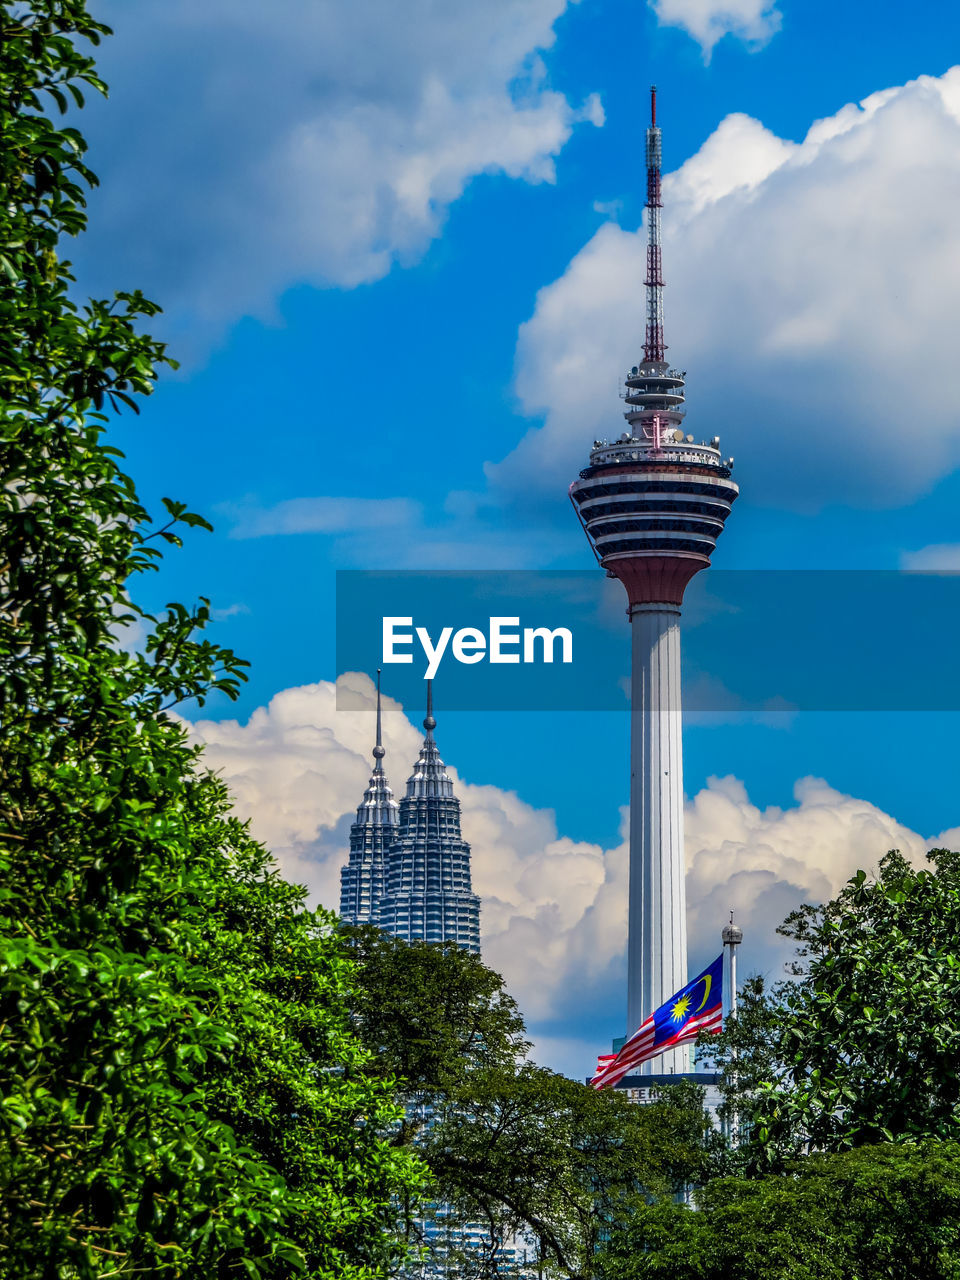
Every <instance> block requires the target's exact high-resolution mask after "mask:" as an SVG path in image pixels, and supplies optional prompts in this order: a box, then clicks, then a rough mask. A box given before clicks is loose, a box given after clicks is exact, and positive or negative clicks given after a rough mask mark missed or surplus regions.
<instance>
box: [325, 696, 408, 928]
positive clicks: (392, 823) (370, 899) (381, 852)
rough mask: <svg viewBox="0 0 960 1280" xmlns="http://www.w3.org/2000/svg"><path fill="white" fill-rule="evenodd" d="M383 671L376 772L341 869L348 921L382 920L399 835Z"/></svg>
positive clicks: (343, 910) (342, 902)
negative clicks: (384, 728)
mask: <svg viewBox="0 0 960 1280" xmlns="http://www.w3.org/2000/svg"><path fill="white" fill-rule="evenodd" d="M384 754H385V753H384V750H383V740H382V733H381V714H380V672H379V671H378V672H377V743H376V746H375V747H374V748H373V760H374V765H373V774H372V776H371V778H370V782H369V785H368V786H367V789H366V791H365V792H364V793H363V801H362V803H361V804H360V807H359V808H358V809H357V820H356V822H355V823H354V824H353V825H352V826H351V828H350V859H349V861H348V862H347V865H346V866H345V867H341V868H340V915H341V917H342V918H343V919H344V920H345V921H346V922H347V923H348V924H377V923H379V918H380V917H379V907H380V899H381V897H382V896H383V887H384V881H385V877H386V865H387V854H388V853H389V851H390V847H391V846H392V844H393V842H394V841H395V840H396V838H397V828H398V825H399V813H400V806H399V805H398V804H397V802H396V800H394V798H393V792H392V791H391V790H390V787H389V785H388V783H387V778H386V775H385V773H384V772H383V757H384Z"/></svg>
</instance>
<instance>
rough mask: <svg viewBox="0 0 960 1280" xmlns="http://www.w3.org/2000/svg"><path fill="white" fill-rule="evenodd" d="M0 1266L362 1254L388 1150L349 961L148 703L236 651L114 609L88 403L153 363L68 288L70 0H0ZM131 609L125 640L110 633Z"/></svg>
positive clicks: (108, 463) (386, 1217) (173, 727)
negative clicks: (133, 634)
mask: <svg viewBox="0 0 960 1280" xmlns="http://www.w3.org/2000/svg"><path fill="white" fill-rule="evenodd" d="M0 16H2V23H3V30H2V37H3V38H2V44H0V115H2V122H3V139H4V146H3V149H2V152H0V186H2V197H3V198H2V200H0V241H2V242H0V393H2V394H0V465H2V472H3V485H2V486H0V545H2V547H3V554H2V561H3V562H2V565H0V883H2V886H3V887H2V889H0V1083H2V1086H3V1088H2V1105H0V1125H2V1127H3V1138H4V1142H3V1147H2V1154H0V1184H2V1190H3V1196H2V1205H0V1271H2V1272H3V1274H4V1275H9V1276H23V1277H26V1276H30V1277H38V1278H41V1277H57V1278H58V1280H59V1278H61V1277H94V1276H97V1277H106V1276H127V1275H131V1276H132V1275H143V1274H150V1275H153V1276H158V1277H162V1276H171V1277H173V1276H182V1277H192V1276H204V1277H209V1276H224V1277H226V1276H233V1275H251V1276H262V1277H268V1276H290V1275H295V1274H305V1275H310V1276H316V1277H322V1276H333V1275H337V1276H350V1277H357V1278H358V1280H359V1278H360V1277H364V1276H367V1275H371V1274H375V1273H377V1272H381V1271H383V1270H384V1268H385V1267H386V1265H387V1263H388V1261H389V1259H390V1256H391V1251H392V1246H391V1243H390V1235H389V1231H388V1228H389V1227H390V1225H391V1223H392V1218H393V1214H394V1208H393V1204H394V1200H395V1197H396V1196H397V1194H399V1193H403V1192H404V1191H405V1190H406V1189H408V1188H410V1187H413V1186H415V1185H416V1184H417V1181H418V1178H419V1176H420V1174H419V1171H418V1170H419V1165H418V1162H417V1160H416V1158H415V1157H413V1156H412V1155H411V1154H410V1153H409V1152H407V1151H405V1150H401V1149H398V1148H397V1147H396V1146H395V1145H394V1144H392V1143H391V1142H390V1141H389V1140H388V1139H387V1138H386V1137H385V1136H384V1135H385V1134H387V1133H389V1131H390V1128H391V1126H392V1125H393V1124H395V1123H396V1120H397V1118H398V1116H399V1111H398V1109H397V1107H396V1105H395V1103H394V1101H393V1098H392V1092H391V1085H390V1081H389V1080H388V1079H386V1078H382V1077H381V1078H377V1077H376V1076H375V1075H374V1074H372V1073H371V1072H369V1071H367V1070H366V1069H365V1060H366V1054H365V1051H364V1050H363V1049H362V1047H361V1046H360V1044H359V1042H358V1041H357V1039H356V1037H355V1036H354V1034H353V1032H352V1030H351V1028H350V1026H349V1023H348V1020H347V1016H346V1011H345V1007H346V1006H345V993H346V991H347V989H348V985H349V983H350V981H351V972H352V970H351V962H350V960H349V958H348V957H347V956H346V955H345V954H344V951H343V947H342V945H341V944H340V942H339V940H338V938H337V937H336V936H335V934H334V933H333V930H332V924H331V921H330V920H329V919H328V918H327V917H326V916H325V915H323V914H322V913H311V912H308V911H306V910H305V909H304V896H303V893H302V891H301V890H299V889H296V888H294V887H291V886H289V885H286V884H284V883H283V882H282V881H281V880H280V879H279V878H278V877H277V875H276V874H275V872H274V870H273V869H272V866H271V864H270V861H269V858H268V855H267V854H266V852H265V851H264V850H263V849H262V848H261V847H260V846H259V845H258V844H257V843H256V842H255V841H253V840H252V838H251V837H250V834H249V832H248V831H247V829H246V827H245V826H244V825H243V824H242V823H240V822H238V821H237V820H236V819H235V818H233V817H232V816H231V815H230V812H229V797H228V795H227V793H226V791H225V789H224V787H223V785H222V783H221V782H220V781H219V780H218V779H217V778H215V777H214V776H212V775H211V774H210V773H209V772H207V771H206V770H205V769H204V768H203V764H202V760H200V759H199V758H198V754H197V752H196V750H194V749H193V748H191V747H190V746H189V744H188V742H187V740H186V736H185V733H184V730H183V728H182V726H181V725H180V723H179V722H178V721H177V720H176V719H175V718H173V717H172V716H171V714H170V712H171V709H172V708H173V707H175V706H176V705H177V704H179V703H181V702H182V701H183V700H184V699H188V698H192V699H196V700H198V701H200V702H201V703H202V701H203V700H204V698H205V697H206V696H207V695H208V694H209V693H210V691H211V690H214V689H217V690H220V691H222V692H223V693H225V694H226V695H227V696H234V695H235V694H236V692H237V689H238V687H239V681H240V680H242V678H243V666H244V664H243V663H242V662H241V661H240V660H239V659H238V658H237V657H236V655H235V654H234V653H233V652H232V651H230V650H229V649H225V648H223V647H221V646H218V645H216V644H213V643H211V642H210V641H209V640H207V639H205V638H204V637H203V635H202V632H203V628H204V625H205V623H206V622H207V620H208V617H209V611H208V607H207V604H206V602H201V603H200V605H199V606H198V607H196V608H194V609H187V608H185V607H183V606H181V605H177V604H174V605H170V606H169V607H168V608H167V610H166V611H165V613H164V615H163V616H161V617H159V618H149V617H147V616H146V615H143V614H142V613H141V612H140V611H139V610H138V609H137V608H136V606H135V605H134V604H132V602H131V599H130V590H131V587H132V585H135V581H136V577H137V575H139V574H140V573H143V572H144V571H146V570H149V569H152V568H156V567H157V563H158V559H159V557H160V552H161V549H162V547H163V545H164V544H177V543H179V540H180V532H181V530H183V529H185V528H189V527H192V526H197V525H200V526H205V525H206V522H205V521H203V520H202V518H201V517H199V516H196V515H194V514H192V513H190V512H189V511H187V510H186V508H185V507H184V506H183V505H182V504H180V503H177V502H174V501H171V500H167V501H166V502H165V507H166V516H165V523H163V524H161V525H160V526H159V527H153V526H151V524H150V521H149V519H148V516H147V513H146V512H145V511H144V509H143V507H142V505H141V503H140V501H139V499H138V497H137V494H136V490H135V487H134V484H133V481H132V480H131V479H130V478H129V477H128V476H127V475H126V474H125V473H124V472H123V471H122V469H121V466H120V463H121V458H120V455H118V453H117V452H116V450H114V449H112V448H111V447H110V446H109V445H108V444H107V443H106V440H105V438H104V431H105V425H106V422H107V417H106V414H107V411H109V410H112V409H123V408H131V409H135V408H136V402H137V399H138V397H140V396H142V395H144V394H146V393H148V392H149V391H150V390H151V388H152V386H153V384H154V381H155V379H156V376H157V372H158V369H159V368H160V367H161V366H162V365H163V364H164V363H169V361H167V357H166V354H165V352H164V349H163V347H162V346H161V345H160V344H158V343H156V342H154V341H153V340H152V339H151V338H149V337H147V336H145V335H143V334H141V333H140V331H139V328H138V325H139V323H140V321H141V319H142V318H143V317H149V316H150V315H152V314H153V313H154V312H155V311H156V308H155V306H154V305H153V304H152V303H149V302H147V301H146V300H145V299H144V298H143V297H142V296H141V295H140V294H138V293H127V294H118V295H116V296H115V297H114V298H113V299H112V300H110V301H105V300H95V301H91V302H90V303H88V304H87V305H85V306H82V307H81V306H79V305H78V304H76V303H75V302H74V301H73V300H72V299H71V297H70V295H69V289H70V286H71V275H70V267H69V263H68V262H67V261H65V260H62V258H61V256H60V255H61V251H62V248H63V244H64V238H65V237H68V236H73V235H76V234H78V233H79V232H80V231H82V230H83V227H84V225H85V212H84V202H85V194H84V193H85V189H86V188H87V187H89V186H90V185H91V184H92V183H93V182H94V181H95V179H94V177H93V174H92V173H91V172H90V170H89V169H88V168H87V166H86V163H85V159H84V151H85V148H84V142H83V139H82V137H81V135H80V134H79V133H78V132H77V130H76V129H75V128H73V127H72V126H69V125H66V124H64V123H63V119H62V116H63V113H64V112H65V110H66V109H67V108H68V107H70V106H72V105H75V106H81V105H82V103H83V94H84V92H85V91H87V90H90V89H93V90H94V91H97V92H99V91H102V89H103V85H102V84H101V82H100V81H99V79H98V77H97V75H96V71H95V68H94V64H93V61H92V59H91V57H90V56H89V55H88V54H87V53H86V52H85V51H84V50H85V49H86V48H89V46H90V45H91V44H92V45H96V44H97V43H98V42H99V40H100V39H101V37H103V36H105V35H107V34H108V31H107V28H105V27H104V26H103V25H102V24H99V23H97V22H95V21H94V20H93V19H92V18H91V17H90V16H89V14H88V13H87V11H86V7H85V3H84V0H30V2H29V3H22V4H3V5H0ZM134 620H136V621H138V622H139V623H140V624H141V625H143V626H144V627H145V628H146V630H147V633H148V634H147V638H146V640H145V642H144V643H143V644H142V645H141V646H140V648H139V650H138V651H136V652H133V651H127V650H126V649H124V648H123V647H121V646H120V645H119V644H118V643H117V640H116V634H117V631H118V629H120V630H121V631H122V629H123V628H124V626H125V625H127V624H129V623H130V622H132V621H134Z"/></svg>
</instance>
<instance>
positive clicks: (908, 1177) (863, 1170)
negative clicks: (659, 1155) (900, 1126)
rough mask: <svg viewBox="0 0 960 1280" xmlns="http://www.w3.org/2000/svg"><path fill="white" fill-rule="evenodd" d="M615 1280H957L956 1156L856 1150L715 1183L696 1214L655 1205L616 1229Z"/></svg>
mask: <svg viewBox="0 0 960 1280" xmlns="http://www.w3.org/2000/svg"><path fill="white" fill-rule="evenodd" d="M599 1274H600V1275H601V1276H602V1277H610V1280H613V1277H616V1280H660V1278H661V1277H662V1280H731V1277H734V1278H735V1280H810V1278H811V1277H816V1280H889V1278H890V1277H891V1276H896V1277H897V1280H958V1277H960V1145H958V1144H957V1143H954V1142H950V1143H938V1142H934V1141H929V1142H925V1143H922V1144H919V1145H914V1144H912V1143H910V1144H908V1143H905V1144H903V1145H891V1144H885V1145H882V1146H864V1147H859V1148H857V1149H855V1150H850V1151H846V1152H842V1153H839V1154H833V1155H820V1156H811V1157H808V1158H806V1159H804V1160H801V1161H798V1162H796V1163H794V1164H793V1165H792V1166H791V1167H790V1168H789V1170H787V1171H785V1172H784V1173H783V1174H778V1175H767V1176H765V1177H762V1178H757V1179H754V1180H741V1179H736V1178H722V1179H717V1180H715V1181H713V1182H711V1183H710V1184H709V1185H708V1186H706V1187H705V1188H703V1189H702V1190H701V1191H700V1192H699V1193H698V1194H697V1197H696V1211H693V1210H692V1209H691V1208H688V1207H687V1206H686V1205H677V1204H670V1203H667V1202H660V1203H657V1204H653V1205H648V1206H644V1207H642V1208H641V1209H640V1210H638V1212H636V1213H635V1214H634V1215H633V1216H632V1217H631V1218H630V1219H628V1220H624V1221H622V1222H620V1223H619V1224H617V1227H616V1229H615V1230H614V1232H613V1234H612V1238H611V1239H610V1241H609V1242H608V1245H607V1247H606V1249H605V1251H604V1253H603V1255H602V1256H601V1258H600V1259H599Z"/></svg>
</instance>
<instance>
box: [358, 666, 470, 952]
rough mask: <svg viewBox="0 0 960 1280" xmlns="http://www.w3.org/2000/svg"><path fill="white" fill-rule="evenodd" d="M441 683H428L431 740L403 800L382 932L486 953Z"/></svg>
mask: <svg viewBox="0 0 960 1280" xmlns="http://www.w3.org/2000/svg"><path fill="white" fill-rule="evenodd" d="M436 725H437V722H436V720H435V719H434V717H433V682H432V681H430V680H428V681H427V716H426V719H425V720H424V722H423V727H424V729H426V736H425V737H424V740H423V746H422V747H421V748H420V755H419V757H418V759H417V761H416V764H415V765H414V766H413V773H412V774H411V775H410V778H409V780H408V781H407V792H406V795H405V796H404V797H403V799H402V800H401V801H400V820H399V825H398V827H397V832H396V838H395V839H394V841H393V844H392V845H391V847H390V851H389V854H388V857H387V862H386V875H385V881H384V886H383V892H382V894H381V897H380V903H379V916H378V923H379V925H380V928H381V929H384V930H386V932H387V933H392V934H395V935H396V936H397V937H400V938H405V939H406V940H407V941H408V942H413V941H414V940H416V939H422V940H423V941H424V942H455V943H456V944H457V945H458V946H460V947H463V948H464V949H465V950H466V951H472V952H473V953H474V954H476V955H479V953H480V899H479V898H478V897H477V895H476V894H475V893H474V892H473V888H472V885H471V880H470V846H469V845H468V844H467V842H466V841H465V840H464V838H463V835H462V834H461V831H460V801H459V800H458V799H457V798H456V796H455V795H454V794H453V783H452V782H451V781H450V779H449V778H448V777H447V771H446V766H445V765H444V763H443V761H442V760H441V759H440V752H439V751H438V750H437V744H436V742H435V741H434V737H433V731H434V729H435V728H436Z"/></svg>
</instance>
